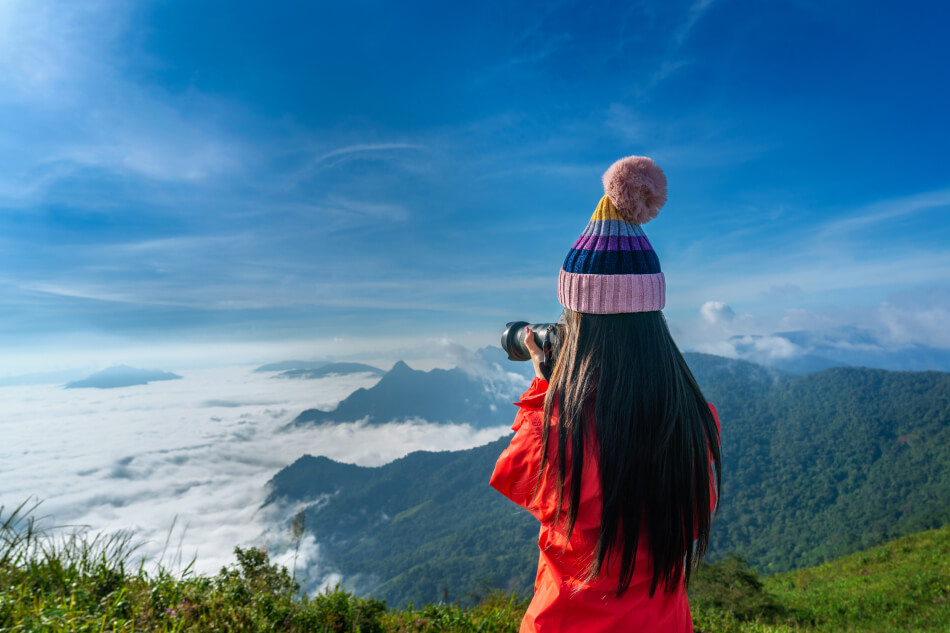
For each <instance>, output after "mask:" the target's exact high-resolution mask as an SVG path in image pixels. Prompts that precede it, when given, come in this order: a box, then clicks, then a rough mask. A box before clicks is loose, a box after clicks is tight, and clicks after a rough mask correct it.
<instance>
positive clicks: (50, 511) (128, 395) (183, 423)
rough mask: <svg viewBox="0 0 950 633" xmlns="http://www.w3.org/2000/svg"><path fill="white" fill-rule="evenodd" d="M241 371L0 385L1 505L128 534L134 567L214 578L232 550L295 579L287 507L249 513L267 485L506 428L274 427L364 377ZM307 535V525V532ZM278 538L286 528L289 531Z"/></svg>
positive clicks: (56, 521)
mask: <svg viewBox="0 0 950 633" xmlns="http://www.w3.org/2000/svg"><path fill="white" fill-rule="evenodd" d="M253 369H254V367H251V366H232V367H225V368H217V369H201V370H192V371H178V372H176V373H178V374H179V375H181V376H182V379H180V380H170V381H163V382H153V383H151V384H148V385H142V386H134V387H124V388H118V389H63V388H62V386H61V385H34V386H6V387H0V402H2V403H3V404H2V415H0V505H3V506H5V510H4V514H8V513H9V511H10V510H11V509H12V508H14V507H16V506H18V505H19V504H20V503H22V502H24V501H26V500H28V499H32V500H40V501H41V504H40V506H39V507H38V508H37V510H36V511H35V513H34V514H35V515H36V516H39V517H41V521H40V524H41V525H45V526H47V527H48V528H51V529H52V530H53V531H54V532H56V531H69V530H73V529H76V528H77V527H80V526H85V527H86V528H87V529H88V530H90V531H91V532H93V533H97V532H113V531H119V530H132V531H134V540H135V541H136V542H138V543H140V544H141V546H140V549H139V550H138V551H137V554H136V555H137V556H138V557H142V556H144V557H146V558H147V559H148V561H149V562H150V563H151V564H154V563H156V562H158V561H159V560H161V562H162V563H163V564H164V565H165V566H169V565H171V566H173V567H174V566H175V565H177V566H179V568H180V567H183V566H185V565H187V564H188V563H189V562H190V561H191V560H192V559H193V558H194V559H195V562H194V569H195V570H196V571H199V572H205V573H214V572H217V571H218V570H219V569H220V568H221V566H222V565H225V564H229V563H231V562H233V549H234V547H235V546H236V545H242V546H249V545H256V546H262V547H265V548H267V549H269V550H270V551H271V552H272V554H274V555H275V557H276V559H277V560H278V561H280V562H283V563H286V564H288V566H290V565H291V564H292V560H293V558H294V556H295V555H296V556H297V557H298V559H299V560H298V561H297V563H296V564H297V566H298V568H304V567H307V568H310V569H311V570H312V569H313V568H314V565H315V564H317V565H318V560H317V558H318V556H319V548H318V546H317V545H316V543H314V542H313V539H312V537H308V538H305V539H304V542H303V543H302V544H301V545H300V547H299V551H297V550H296V548H294V549H293V551H291V548H293V544H292V543H291V541H290V538H289V533H288V534H283V533H282V532H283V531H284V530H283V526H287V525H289V520H290V518H291V517H290V516H285V515H282V516H276V514H275V513H277V512H286V511H287V508H267V509H261V504H262V503H263V501H264V498H265V496H266V492H267V491H266V486H265V484H266V482H267V481H268V480H269V479H270V478H271V477H272V476H273V475H274V474H275V473H276V472H277V471H278V470H280V469H281V468H283V467H284V466H286V465H288V464H290V463H291V462H293V461H294V460H296V459H297V458H298V457H300V456H301V455H303V454H307V453H309V454H312V455H325V456H327V457H330V458H331V459H335V460H338V461H344V462H349V463H354V464H359V465H362V466H377V465H381V464H384V463H387V462H389V461H391V460H393V459H396V458H398V457H401V456H403V455H405V454H407V453H410V452H412V451H415V450H457V449H463V448H470V447H472V446H478V445H481V444H485V443H487V442H490V441H492V440H494V439H496V438H498V437H500V436H502V435H505V434H507V433H508V432H509V427H508V426H507V425H506V426H500V427H497V428H492V429H473V428H471V427H470V426H468V425H433V424H428V423H426V422H425V421H422V420H418V421H413V422H405V423H398V424H385V425H381V426H367V425H365V424H362V423H360V422H358V421H357V422H353V423H347V424H340V425H334V426H328V427H310V428H292V429H285V428H284V427H285V426H286V425H287V424H288V422H290V421H291V420H292V419H293V418H295V417H296V416H297V415H298V414H299V413H300V412H301V411H303V410H305V409H308V408H321V409H332V408H333V407H335V406H336V404H337V403H338V402H339V401H340V400H342V399H343V398H345V397H346V396H347V395H349V394H350V393H351V392H352V391H354V390H355V389H357V388H360V387H364V388H368V387H370V386H372V385H373V384H375V382H376V381H377V380H378V378H376V377H373V376H370V375H369V374H354V375H349V376H331V377H327V378H323V379H319V380H294V379H286V378H275V377H273V374H266V373H255V372H254V371H253ZM308 527H311V526H308ZM287 531H288V532H289V528H288V529H287Z"/></svg>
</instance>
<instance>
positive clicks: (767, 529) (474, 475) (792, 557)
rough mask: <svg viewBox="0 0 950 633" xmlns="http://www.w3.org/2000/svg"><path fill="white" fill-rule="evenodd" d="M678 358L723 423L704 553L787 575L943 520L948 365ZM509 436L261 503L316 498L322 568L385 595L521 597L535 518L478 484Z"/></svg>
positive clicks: (312, 476)
mask: <svg viewBox="0 0 950 633" xmlns="http://www.w3.org/2000/svg"><path fill="white" fill-rule="evenodd" d="M688 359H689V362H690V365H691V367H693V369H694V372H695V373H696V375H697V379H698V380H699V381H700V384H701V385H702V387H703V389H704V393H705V394H706V396H707V398H708V399H709V400H710V401H712V402H714V403H715V404H716V405H717V408H718V409H719V413H720V418H721V420H722V429H723V482H724V483H723V501H722V510H721V512H720V514H719V516H718V518H717V520H716V522H715V524H714V530H713V535H712V552H711V553H712V558H713V559H715V558H716V557H717V556H721V555H723V554H724V553H725V552H730V551H734V552H738V553H740V554H742V555H743V556H745V557H746V558H747V559H748V560H749V561H750V563H751V564H753V565H754V566H755V567H756V568H758V569H759V570H760V571H762V572H773V571H784V570H789V569H793V568H796V567H802V566H806V565H812V564H816V563H819V562H822V561H824V560H828V559H830V558H832V557H836V556H841V555H845V554H848V553H850V552H854V551H857V550H858V549H861V548H865V547H869V546H872V545H876V544H878V543H882V542H884V541H885V540H887V539H889V538H893V537H896V536H900V535H903V534H909V533H911V532H914V531H917V530H921V529H925V528H929V527H936V526H939V525H941V524H943V523H945V522H946V521H947V520H950V374H945V373H940V372H889V371H885V370H870V369H864V368H835V369H829V370H825V371H822V372H817V373H813V374H807V375H804V376H800V377H794V376H789V375H785V374H782V373H780V372H777V371H775V370H770V369H766V368H763V367H759V366H756V365H753V364H751V363H744V362H741V361H734V360H729V359H720V358H718V357H713V356H706V355H695V354H692V355H689V357H688ZM513 412H514V407H511V411H509V417H510V416H511V415H512V414H513ZM507 441H508V438H504V439H502V440H499V441H496V442H494V443H492V444H489V445H487V446H483V447H479V448H475V449H470V450H467V451H457V452H447V453H414V454H411V455H409V456H407V457H405V458H403V459H401V460H397V461H396V462H393V463H391V464H387V465H385V466H382V467H379V468H358V467H355V466H350V465H342V464H335V463H333V462H330V460H325V459H313V458H309V459H302V460H298V462H297V463H295V464H293V465H292V466H290V467H288V468H286V469H284V470H283V471H281V472H280V473H279V474H278V475H277V476H276V477H275V478H274V479H273V480H272V482H271V497H270V501H271V502H276V503H279V502H281V500H284V499H286V500H290V501H294V502H297V503H299V502H301V501H304V502H305V501H307V500H308V499H316V498H317V497H318V496H319V497H320V498H321V499H322V502H321V503H320V504H319V505H317V504H314V505H312V506H311V507H310V509H309V510H308V516H307V526H308V528H309V529H312V530H313V532H314V534H315V536H316V538H317V541H318V542H320V543H321V544H322V545H324V547H323V548H322V549H321V553H322V554H323V557H322V559H321V563H322V565H323V569H324V570H325V569H327V566H329V567H330V568H332V569H335V570H337V571H339V572H341V573H342V574H343V576H344V578H345V580H346V582H347V583H348V584H349V586H351V587H353V588H355V589H356V590H357V591H360V592H367V593H373V594H374V595H376V596H378V597H383V598H386V599H387V600H389V601H390V603H391V604H399V603H402V602H405V601H409V600H414V601H416V602H418V601H421V600H437V599H441V598H443V597H444V596H445V595H446V592H447V593H448V596H449V598H450V599H451V600H458V601H462V602H464V601H465V599H466V595H467V594H469V593H473V592H477V591H478V590H479V588H482V587H485V586H493V587H502V588H517V589H520V590H522V591H524V592H526V593H527V592H528V591H530V587H531V581H532V579H533V573H534V569H535V566H536V562H537V549H536V538H537V524H536V522H535V521H534V519H533V518H531V517H530V516H529V515H528V514H527V513H525V512H523V511H521V510H519V509H518V508H516V507H515V506H514V505H512V504H511V503H510V502H509V501H507V500H506V499H505V498H503V497H502V496H501V495H499V494H498V493H497V492H495V491H494V490H493V489H491V488H490V487H489V486H488V478H489V476H490V474H491V471H492V468H493V465H494V461H495V459H496V458H497V456H498V454H499V453H500V452H501V451H502V449H503V448H504V447H505V446H506V445H507ZM288 507H291V506H288ZM287 520H288V521H289V520H290V516H288V518H287Z"/></svg>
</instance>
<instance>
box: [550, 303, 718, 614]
mask: <svg viewBox="0 0 950 633" xmlns="http://www.w3.org/2000/svg"><path fill="white" fill-rule="evenodd" d="M564 316H565V318H564V319H563V321H562V324H561V326H560V327H561V328H562V335H561V340H562V343H561V348H560V349H559V350H558V351H557V360H556V362H555V366H554V369H553V371H552V374H551V382H550V388H549V389H548V392H547V396H546V398H545V401H544V429H543V430H544V432H543V433H542V436H543V438H544V440H543V442H544V445H543V449H542V452H541V455H542V456H543V457H542V459H544V460H545V463H542V468H541V473H540V474H539V477H538V484H539V485H540V482H541V480H542V477H543V476H544V472H545V468H546V467H548V466H552V465H549V464H547V463H546V462H547V454H548V431H549V430H550V428H551V414H552V412H553V410H554V407H555V402H556V404H557V409H558V423H557V442H558V451H557V461H556V462H555V464H553V467H554V468H555V469H556V471H557V486H556V489H557V491H558V499H557V516H558V517H559V519H558V521H560V517H561V515H562V510H563V503H564V494H565V492H566V493H567V497H568V502H567V512H566V517H565V518H566V529H565V534H566V536H567V538H568V539H570V536H571V534H572V533H573V531H574V525H575V523H576V521H577V510H578V506H579V504H580V494H581V475H582V472H583V467H584V460H583V455H584V453H585V451H587V450H596V454H597V455H598V456H599V468H600V484H601V490H602V492H603V501H602V505H601V524H600V536H599V538H598V540H597V546H596V551H595V555H594V558H593V561H592V562H591V564H590V568H589V569H588V577H587V578H586V580H587V581H590V580H593V579H594V578H596V577H597V576H598V575H599V574H600V570H601V568H602V567H603V566H604V565H605V561H610V560H614V561H615V560H616V557H617V556H618V555H619V557H620V582H619V585H618V587H617V595H618V596H619V595H621V594H623V593H624V592H625V591H626V590H627V588H628V587H629V585H630V581H631V579H632V578H633V570H634V566H635V565H636V564H637V562H638V561H637V543H638V540H639V538H640V531H641V526H642V527H643V528H645V529H646V530H647V534H646V537H647V539H648V542H649V551H650V557H651V559H652V567H653V576H652V579H651V582H650V596H651V597H652V596H653V594H654V593H655V592H656V588H657V586H658V585H659V584H660V583H661V582H662V583H663V587H664V591H666V592H672V591H674V590H675V589H676V587H677V585H678V584H679V583H680V582H681V581H682V582H683V583H684V584H685V585H687V586H688V585H689V578H690V573H691V571H692V569H693V567H694V566H695V565H697V564H698V563H699V561H701V560H702V558H703V556H705V554H706V550H707V548H708V546H709V529H710V524H711V520H712V519H711V516H710V512H711V507H710V506H711V503H712V499H710V491H709V488H710V482H709V476H710V475H709V457H710V455H712V458H713V461H714V465H715V473H716V492H717V498H718V493H719V489H720V487H719V481H720V464H719V435H718V433H717V431H716V423H715V420H714V418H713V415H712V412H711V411H710V409H709V406H708V404H707V403H706V399H705V398H704V397H703V394H702V391H701V390H700V388H699V385H698V384H697V383H696V379H695V378H693V374H692V372H691V371H690V370H689V367H687V365H686V361H685V360H684V359H683V355H682V354H681V353H680V351H679V349H678V348H677V347H676V343H674V342H673V338H672V336H671V335H670V331H669V329H668V328H667V325H666V319H665V318H664V317H663V314H662V313H661V312H659V311H652V312H634V313H624V314H586V313H584V314H582V313H579V312H573V311H571V310H565V315H564ZM594 441H596V443H597V444H598V446H597V447H596V448H595V447H593V446H592V442H594ZM568 445H570V451H571V459H570V463H568V459H567V450H568ZM568 468H570V473H571V477H570V485H569V490H566V491H565V490H564V481H565V474H566V472H567V469H568ZM694 530H695V531H696V533H698V537H697V538H696V544H695V548H694V546H693V536H694ZM639 562H640V563H641V564H648V561H639ZM684 562H685V564H684ZM684 574H685V577H684Z"/></svg>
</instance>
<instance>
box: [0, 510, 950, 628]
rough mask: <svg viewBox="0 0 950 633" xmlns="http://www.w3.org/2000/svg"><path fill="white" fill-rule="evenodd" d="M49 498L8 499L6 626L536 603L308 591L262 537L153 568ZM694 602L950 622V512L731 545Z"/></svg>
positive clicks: (468, 619)
mask: <svg viewBox="0 0 950 633" xmlns="http://www.w3.org/2000/svg"><path fill="white" fill-rule="evenodd" d="M35 509H36V506H32V507H28V506H27V505H26V504H24V505H21V506H20V507H18V508H15V509H14V510H13V511H11V512H7V513H6V514H4V509H3V508H0V631H24V632H26V631H44V632H46V631H49V632H51V633H60V632H62V633H66V632H87V631H88V632H97V633H102V632H106V631H109V632H118V631H122V632H133V631H143V632H152V631H155V632H159V631H160V632H163V633H164V632H168V633H171V632H176V633H177V632H184V631H190V632H197V631H202V632H205V631H221V632H238V631H240V632H244V631H247V632H251V631H254V632H258V631H263V632H266V631H287V632H291V633H293V632H298V631H299V632H303V631H319V632H334V633H356V632H360V633H430V632H431V633H435V632H445V633H456V632H458V633H461V632H466V633H475V632H478V633H509V632H510V633H515V632H516V631H518V628H519V624H520V620H521V616H522V614H523V613H524V610H525V608H526V607H527V600H525V599H523V598H519V597H518V596H515V595H513V594H507V593H503V592H500V591H495V592H489V593H488V594H487V595H485V596H483V597H482V598H481V599H480V602H479V604H477V605H476V606H474V607H470V608H461V607H458V606H454V605H426V606H423V607H420V608H416V607H413V606H410V607H408V608H406V609H400V610H389V609H387V607H386V604H385V603H384V602H382V601H380V600H375V599H373V598H360V597H356V596H354V595H353V594H351V593H348V592H347V591H345V590H343V589H341V588H340V587H339V586H337V587H336V588H333V589H327V590H324V591H323V592H320V593H318V594H316V595H314V596H307V595H304V594H301V592H300V587H299V585H298V583H297V582H296V580H295V579H294V578H293V577H292V576H291V574H290V573H289V572H288V571H287V569H286V568H284V567H278V566H277V565H273V564H271V562H270V561H269V559H268V556H267V554H266V553H265V552H263V551H261V550H258V549H255V548H248V549H243V548H240V547H238V548H235V556H236V563H235V564H234V565H232V566H230V567H227V568H223V569H222V570H221V571H220V572H219V573H218V574H217V575H214V576H205V575H197V574H194V573H192V571H191V567H190V565H189V566H186V567H185V568H184V569H180V570H179V571H177V572H175V573H172V572H171V571H169V570H168V569H166V568H164V567H162V566H161V565H160V564H159V565H158V566H157V568H156V569H155V570H152V571H148V570H146V569H145V565H144V564H143V563H142V562H139V563H138V564H135V563H134V561H135V552H136V547H135V546H134V544H133V542H132V535H130V534H118V535H114V536H110V537H103V536H94V535H89V534H88V533H83V532H78V533H73V534H68V535H65V536H58V537H53V536H50V535H49V534H47V533H46V532H44V531H43V530H41V529H39V528H38V526H37V523H36V521H35V520H34V517H33V511H34V510H35ZM163 558H164V556H163ZM690 603H691V605H692V609H693V618H694V622H695V626H696V630H697V631H703V632H705V633H779V632H783V633H791V632H805V631H815V632H829V631H862V632H867V633H877V632H881V633H883V632H884V631H887V632H891V631H920V632H934V633H936V632H941V633H945V632H947V631H950V526H948V527H945V528H942V529H939V530H932V531H929V532H923V533H920V534H916V535H913V536H910V537H906V538H903V539H900V540H897V541H894V542H891V543H888V544H886V545H884V546H881V547H877V548H874V549H871V550H868V551H865V552H860V553H858V554H853V555H851V556H848V557H845V558H842V559H839V560H836V561H833V562H831V563H828V564H825V565H821V566H818V567H812V568H808V569H802V570H798V571H795V572H790V573H786V574H781V575H777V576H773V577H771V578H766V579H761V578H759V577H758V575H757V574H756V573H755V571H754V570H752V569H751V568H750V567H749V566H748V565H747V564H746V562H745V561H744V560H743V559H742V558H741V557H738V556H730V557H727V558H726V559H724V560H722V561H719V562H717V563H714V564H711V565H706V566H704V567H703V568H702V569H701V570H700V571H699V572H697V574H696V576H695V577H694V581H693V584H692V586H691V589H690Z"/></svg>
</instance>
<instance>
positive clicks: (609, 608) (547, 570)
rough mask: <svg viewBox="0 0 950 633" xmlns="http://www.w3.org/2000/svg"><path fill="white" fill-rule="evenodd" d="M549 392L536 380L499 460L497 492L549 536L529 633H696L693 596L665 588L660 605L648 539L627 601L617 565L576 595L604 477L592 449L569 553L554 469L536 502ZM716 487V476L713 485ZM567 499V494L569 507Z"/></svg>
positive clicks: (594, 533) (543, 543)
mask: <svg viewBox="0 0 950 633" xmlns="http://www.w3.org/2000/svg"><path fill="white" fill-rule="evenodd" d="M547 389H548V383H547V381H545V380H543V379H541V378H535V379H534V381H533V382H532V383H531V386H530V387H528V390H527V391H525V392H524V394H523V395H522V396H521V400H520V401H519V402H516V403H515V404H516V405H518V406H519V407H520V408H519V410H518V414H517V415H516V416H515V422H514V424H513V425H512V427H511V428H512V429H513V430H514V431H515V436H514V437H513V438H512V440H511V443H510V444H509V445H508V448H506V449H505V450H504V451H503V452H502V454H501V456H500V457H499V458H498V461H497V463H496V464H495V471H494V472H493V473H492V476H491V482H490V483H491V486H492V487H493V488H495V489H496V490H498V491H499V492H500V493H502V494H503V495H505V496H506V497H508V498H509V499H511V500H512V501H514V502H515V503H517V504H518V505H520V506H522V507H523V508H526V509H527V510H528V511H529V512H531V514H533V515H534V516H535V518H537V519H538V520H539V521H541V532H540V534H539V535H538V547H539V548H540V550H541V555H540V558H539V560H538V574H537V577H536V579H535V583H534V598H533V599H532V600H531V604H530V605H529V606H528V611H527V613H525V616H524V619H523V620H522V622H521V633H535V632H543V633H559V632H572V633H573V632H577V631H582V632H584V633H601V632H603V633H608V632H609V633H619V632H623V631H657V632H663V633H687V632H691V631H692V630H693V623H692V618H691V617H690V613H689V604H688V603H687V601H686V592H685V591H684V590H683V589H682V586H681V587H680V588H679V589H678V590H677V591H675V592H674V593H672V594H668V593H664V592H663V588H662V584H661V586H660V587H658V588H657V591H656V593H655V594H654V596H653V598H650V597H649V590H650V578H651V574H652V567H651V565H650V564H649V549H648V546H647V542H646V538H645V537H644V536H643V532H641V537H640V542H639V543H638V549H637V563H636V566H635V567H634V574H633V579H632V581H631V582H630V587H629V589H627V591H626V592H625V593H624V594H623V595H622V596H620V597H619V598H618V597H617V596H616V588H617V584H618V580H619V565H617V564H611V565H605V567H604V568H603V569H602V570H601V574H600V576H599V577H598V578H597V579H595V580H594V581H592V582H591V583H589V584H588V585H586V586H584V587H583V588H581V589H580V591H578V592H577V593H574V592H575V590H577V589H578V588H579V587H581V584H582V583H581V581H580V580H579V578H582V577H583V576H584V573H585V572H586V570H587V566H588V564H589V563H590V561H591V560H592V558H593V552H594V546H595V544H596V543H597V538H598V536H599V532H600V506H601V494H600V474H599V470H598V468H597V457H596V454H595V453H594V452H593V447H591V451H589V452H588V454H587V455H585V457H584V459H585V461H584V471H583V481H582V483H581V500H580V506H579V508H578V512H577V523H576V525H575V527H574V533H573V534H572V535H571V539H570V542H568V543H567V547H566V548H564V547H563V546H564V545H565V538H564V535H563V534H562V533H561V532H560V531H558V530H555V529H554V526H553V523H554V518H555V517H554V513H555V511H556V510H557V492H556V488H555V474H554V471H553V469H551V468H549V469H547V470H546V474H545V478H544V480H543V481H542V482H541V486H540V488H539V489H538V494H537V496H532V493H533V492H534V487H535V482H536V481H537V476H538V468H539V466H540V463H541V441H542V437H541V431H542V424H543V415H544V413H543V409H544V396H545V393H546V392H547ZM709 407H710V409H712V412H713V417H714V418H715V419H716V426H717V427H718V426H719V416H718V414H717V413H716V409H715V407H713V406H712V404H710V405H709ZM556 421H557V411H556V410H555V411H554V413H553V414H552V420H551V431H552V434H551V440H550V441H549V442H548V460H549V461H548V463H549V464H550V463H553V459H554V458H556V456H557V431H556V429H555V428H554V425H555V424H556ZM710 466H712V459H711V458H710ZM548 475H550V476H548ZM565 477H566V480H565V482H564V487H565V490H567V489H568V486H569V484H570V468H568V469H567V472H566V473H565ZM712 481H713V478H712V475H710V482H711V483H712ZM711 487H712V497H711V499H712V501H713V503H715V500H716V497H715V485H714V484H713V485H712V486H711ZM566 497H567V494H566V493H565V503H567V500H566ZM563 512H566V509H565V510H562V513H563ZM641 561H642V562H641Z"/></svg>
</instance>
